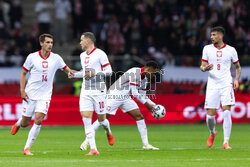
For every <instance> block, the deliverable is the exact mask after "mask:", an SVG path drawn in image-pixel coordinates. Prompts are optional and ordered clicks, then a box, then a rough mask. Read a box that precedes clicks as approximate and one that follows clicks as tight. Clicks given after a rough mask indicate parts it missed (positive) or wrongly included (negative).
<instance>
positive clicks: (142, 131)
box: [136, 119, 148, 146]
mask: <svg viewBox="0 0 250 167" xmlns="http://www.w3.org/2000/svg"><path fill="white" fill-rule="evenodd" d="M136 123H137V127H138V130H139V132H140V134H141V139H142V144H143V146H146V145H148V131H147V127H146V124H145V121H144V119H143V120H139V121H136Z"/></svg>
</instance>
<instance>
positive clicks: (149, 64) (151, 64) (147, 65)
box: [145, 60, 159, 69]
mask: <svg viewBox="0 0 250 167" xmlns="http://www.w3.org/2000/svg"><path fill="white" fill-rule="evenodd" d="M145 67H151V68H153V69H159V65H158V63H156V62H155V61H152V60H151V61H148V62H147V63H146V65H145Z"/></svg>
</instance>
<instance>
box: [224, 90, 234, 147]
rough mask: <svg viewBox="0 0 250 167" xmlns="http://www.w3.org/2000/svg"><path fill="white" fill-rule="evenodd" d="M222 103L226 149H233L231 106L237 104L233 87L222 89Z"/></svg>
mask: <svg viewBox="0 0 250 167" xmlns="http://www.w3.org/2000/svg"><path fill="white" fill-rule="evenodd" d="M221 103H222V110H223V119H224V121H223V132H224V143H223V148H224V149H232V148H231V147H230V146H229V138H230V134H231V129H232V118H231V106H232V105H234V104H235V97H234V91H233V88H232V87H226V88H223V89H221Z"/></svg>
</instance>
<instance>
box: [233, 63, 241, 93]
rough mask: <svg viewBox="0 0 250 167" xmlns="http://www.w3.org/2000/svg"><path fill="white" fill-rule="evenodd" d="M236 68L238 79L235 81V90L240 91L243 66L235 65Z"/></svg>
mask: <svg viewBox="0 0 250 167" xmlns="http://www.w3.org/2000/svg"><path fill="white" fill-rule="evenodd" d="M235 68H236V77H235V80H234V89H238V88H239V79H240V75H241V66H240V63H239V62H238V63H236V64H235Z"/></svg>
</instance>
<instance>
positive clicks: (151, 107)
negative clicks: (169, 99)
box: [144, 102, 155, 112]
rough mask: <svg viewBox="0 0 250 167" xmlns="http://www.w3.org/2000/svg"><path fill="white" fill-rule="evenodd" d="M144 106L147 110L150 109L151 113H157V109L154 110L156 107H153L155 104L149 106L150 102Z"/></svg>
mask: <svg viewBox="0 0 250 167" xmlns="http://www.w3.org/2000/svg"><path fill="white" fill-rule="evenodd" d="M144 105H145V106H146V107H147V109H148V110H149V111H151V112H154V111H155V108H154V105H153V104H149V103H148V102H146V103H145V104H144Z"/></svg>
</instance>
